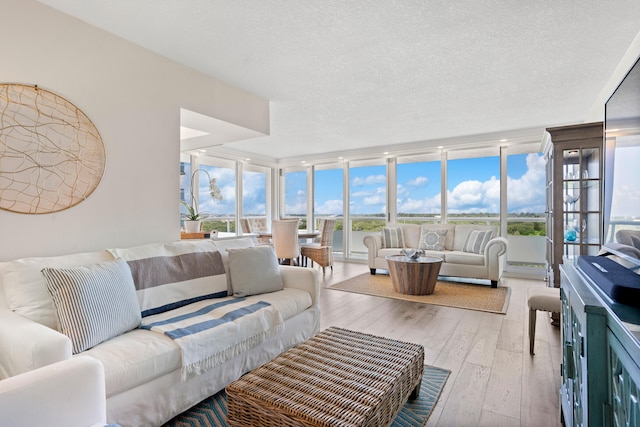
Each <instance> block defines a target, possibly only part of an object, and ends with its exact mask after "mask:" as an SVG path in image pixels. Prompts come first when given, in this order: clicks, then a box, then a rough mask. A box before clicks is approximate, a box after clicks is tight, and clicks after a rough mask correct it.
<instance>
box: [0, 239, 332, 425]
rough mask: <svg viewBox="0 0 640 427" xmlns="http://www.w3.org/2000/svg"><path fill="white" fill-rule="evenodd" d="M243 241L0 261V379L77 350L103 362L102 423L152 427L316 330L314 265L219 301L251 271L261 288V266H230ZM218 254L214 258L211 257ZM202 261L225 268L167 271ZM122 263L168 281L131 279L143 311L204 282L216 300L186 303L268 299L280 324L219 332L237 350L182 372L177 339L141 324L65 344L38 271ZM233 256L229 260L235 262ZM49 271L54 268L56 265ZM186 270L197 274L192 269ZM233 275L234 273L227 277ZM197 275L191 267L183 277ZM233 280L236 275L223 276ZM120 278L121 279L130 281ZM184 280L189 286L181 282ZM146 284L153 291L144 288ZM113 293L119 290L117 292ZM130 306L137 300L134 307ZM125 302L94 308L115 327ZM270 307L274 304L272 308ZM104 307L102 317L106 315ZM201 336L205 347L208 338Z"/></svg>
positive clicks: (284, 272) (137, 272)
mask: <svg viewBox="0 0 640 427" xmlns="http://www.w3.org/2000/svg"><path fill="white" fill-rule="evenodd" d="M246 246H253V243H252V241H251V240H250V239H238V240H224V241H212V240H202V241H182V242H174V243H166V244H162V243H158V244H151V245H145V246H140V247H136V248H124V249H110V250H104V251H100V252H92V253H82V254H73V255H66V256H58V257H42V258H30V259H22V260H16V261H12V262H3V263H0V379H2V378H7V377H13V376H16V375H19V374H22V373H25V372H29V371H33V370H35V369H38V368H40V367H43V366H46V365H50V364H52V363H55V362H59V361H62V360H67V359H70V358H74V357H77V356H79V355H83V356H84V355H86V356H91V357H93V358H95V359H97V360H99V361H100V362H101V363H102V365H103V366H104V375H105V384H106V414H107V421H108V422H109V423H117V424H120V425H122V426H123V427H128V426H134V427H143V426H159V425H161V424H163V423H165V422H166V421H168V420H170V419H171V418H172V417H174V416H175V415H177V414H179V413H181V412H183V411H185V410H186V409H188V408H190V407H191V406H193V405H195V404H197V403H198V402H200V401H201V400H203V399H205V398H207V397H208V396H211V395H213V394H215V393H216V392H217V391H219V390H222V389H223V388H224V387H225V386H226V385H227V384H229V383H230V382H232V381H234V380H235V379H237V378H239V377H240V376H241V375H242V374H244V373H246V372H248V371H250V370H252V369H254V368H256V367H257V366H259V365H261V364H263V363H265V362H267V361H269V360H271V359H272V358H274V357H275V356H277V355H278V354H280V353H281V352H283V351H285V350H287V349H289V348H290V347H293V346H294V345H296V344H298V343H300V342H303V341H304V340H306V339H308V338H310V337H311V336H313V335H315V334H316V333H317V332H318V330H319V327H320V321H319V318H320V315H319V307H318V295H319V282H318V276H317V271H316V270H314V269H311V268H301V267H288V266H282V267H279V270H278V267H276V270H277V271H278V277H279V278H281V282H282V285H283V286H282V289H281V290H276V291H272V292H266V293H261V294H258V295H253V296H247V297H246V298H235V297H233V296H227V297H222V295H223V294H224V293H226V292H228V293H230V294H233V292H236V293H238V292H239V291H242V292H244V293H251V292H247V288H246V285H243V286H244V287H243V289H241V290H239V289H235V288H234V283H239V282H240V279H246V278H247V275H248V276H249V277H251V276H253V277H255V276H256V273H257V274H258V275H259V277H260V280H254V283H253V284H251V286H249V290H250V291H251V290H253V291H254V292H257V291H256V289H258V290H259V289H260V286H262V284H263V280H262V279H263V278H264V277H265V273H264V268H263V267H262V266H257V267H256V266H255V265H250V264H251V262H250V261H249V262H248V263H247V265H246V269H237V262H238V258H237V257H236V260H235V261H234V260H233V259H232V258H231V253H230V252H227V250H226V249H229V248H243V247H246ZM260 248H261V250H272V249H271V248H269V247H267V246H257V247H255V248H252V249H260ZM236 252H238V251H236ZM218 256H219V257H220V258H217V257H218ZM116 257H117V258H118V259H116ZM194 257H195V258H194ZM198 257H200V258H198ZM202 257H209V258H211V257H214V258H215V259H216V260H218V259H221V260H222V261H223V265H224V268H223V269H222V270H221V271H217V273H216V274H215V275H212V276H207V275H206V274H204V275H202V274H201V275H200V276H201V277H196V278H195V279H194V278H193V277H187V278H186V279H185V281H181V280H182V279H181V278H179V279H171V280H168V279H167V277H173V276H180V275H181V274H182V273H183V272H184V270H187V267H188V266H189V259H204V258H202ZM207 259H208V258H207ZM240 259H241V258H240ZM274 259H275V255H274ZM122 260H125V261H127V264H128V266H129V268H130V271H131V276H132V277H133V278H134V280H133V281H134V282H135V280H136V279H135V278H136V277H140V276H136V275H140V274H141V271H142V273H144V274H148V275H149V277H150V279H149V283H151V282H153V281H154V280H155V281H156V282H158V281H162V280H164V281H165V282H166V281H168V282H172V281H173V282H175V283H168V284H165V283H155V284H151V285H149V283H146V284H143V285H141V286H142V288H144V289H142V290H141V289H138V287H139V286H138V285H139V284H138V283H135V287H136V289H135V290H134V295H135V296H134V299H135V298H136V297H137V300H138V301H137V302H136V306H135V309H136V310H138V313H139V311H142V312H145V309H146V308H148V307H149V306H153V305H157V304H158V303H161V304H165V303H168V304H171V303H173V302H174V300H175V301H178V300H181V299H182V298H184V295H181V292H183V290H184V289H199V288H202V289H205V291H206V292H209V293H211V292H212V291H210V290H209V289H208V288H209V287H211V288H212V289H213V293H216V292H218V291H220V290H224V291H226V292H222V293H221V294H220V295H217V294H216V296H218V297H220V298H215V299H206V300H203V301H199V302H195V303H193V304H208V303H209V302H212V304H214V303H215V304H220V305H229V306H231V303H234V304H238V303H240V301H241V302H242V303H243V304H244V303H246V304H254V305H259V304H262V305H268V306H269V307H267V309H268V310H270V311H269V313H270V318H269V319H268V320H270V321H272V322H277V321H278V320H279V322H280V323H279V324H277V325H275V324H274V325H269V324H268V322H267V321H266V320H265V319H267V316H266V315H264V316H263V317H260V318H259V320H258V321H256V322H254V323H255V324H253V325H251V328H258V326H261V324H262V323H265V324H266V326H265V327H264V329H265V330H267V329H268V333H265V334H264V335H263V336H259V337H257V338H256V337H252V336H249V337H246V336H241V335H243V333H244V331H246V330H247V329H249V328H240V327H238V328H237V329H236V330H233V329H232V330H231V332H229V331H228V330H225V331H224V336H222V333H221V334H220V340H218V339H213V340H206V342H207V343H211V344H212V345H218V344H216V343H217V342H223V341H224V339H223V338H226V340H231V341H233V340H237V341H238V342H237V343H234V342H232V344H234V345H235V347H233V348H231V347H230V349H231V350H229V351H227V350H225V351H222V352H220V353H217V354H216V357H215V358H212V359H207V360H208V361H207V362H206V363H203V364H202V365H199V364H197V365H195V366H196V368H192V370H185V366H184V365H185V364H184V361H183V359H184V355H185V354H187V353H184V352H185V349H184V348H182V347H180V346H179V345H177V344H176V343H177V340H174V339H171V338H169V337H167V336H165V335H163V333H158V332H153V331H150V330H145V329H142V328H139V327H134V328H132V329H130V330H127V331H126V332H124V333H115V336H112V337H110V338H108V339H106V340H105V341H103V342H101V343H99V344H97V345H95V346H92V347H90V348H88V349H84V350H83V351H80V352H74V351H73V349H74V348H75V347H76V346H77V345H79V344H78V340H77V339H73V340H72V339H70V338H69V336H68V335H65V334H63V333H62V332H61V328H62V326H61V325H62V320H61V319H63V318H62V317H60V315H59V312H58V311H59V307H58V305H57V304H59V303H60V302H59V300H57V299H56V300H55V301H56V302H54V301H53V298H52V294H51V293H50V292H49V291H48V289H50V286H51V283H50V282H48V281H49V280H51V279H49V278H47V279H45V278H44V274H43V273H41V271H43V269H45V270H44V271H46V272H48V273H47V274H48V275H49V276H50V275H51V274H52V273H51V271H53V272H57V271H62V270H60V269H61V268H65V267H69V268H71V271H74V272H75V271H76V270H78V271H80V270H81V269H82V268H84V267H78V266H95V265H98V266H105V265H106V266H109V268H111V266H112V265H116V266H121V264H122V263H123V261H122ZM233 262H235V263H236V264H235V265H236V267H234V264H233ZM136 263H138V264H139V265H138V264H136ZM208 264H209V263H204V262H203V263H200V267H201V266H202V265H205V267H206V268H208ZM136 265H137V267H136ZM276 265H277V264H276ZM145 266H147V267H149V266H150V268H146V267H145ZM176 266H178V267H177V268H176ZM46 268H53V270H47V269H46ZM91 268H93V267H91ZM145 268H146V269H145ZM189 268H193V269H194V270H197V268H196V267H194V266H193V265H191V267H189ZM206 268H205V269H206ZM216 268H217V267H216ZM172 269H173V270H172ZM82 271H83V270H82ZM127 271H129V270H127ZM230 271H231V274H229V273H230ZM145 272H146V273H145ZM159 272H160V273H159ZM194 274H195V273H192V272H191V270H189V275H191V276H193V275H194ZM238 274H239V276H238ZM195 275H196V276H197V274H195ZM122 276H126V274H124V275H122ZM155 276H158V277H155ZM90 277H91V276H90ZM231 278H233V280H229V279H231ZM236 279H238V280H237V281H236ZM123 280H125V281H126V280H128V277H125V279H123ZM140 281H141V282H142V280H140ZM185 283H186V284H187V285H189V286H191V285H193V286H191V287H189V286H182V285H183V284H185ZM48 286H49V288H48ZM149 286H151V288H149ZM223 288H224V289H223ZM252 288H253V289H252ZM149 289H151V290H152V293H150V294H149V293H147V292H146V291H147V290H149ZM242 292H240V293H242ZM120 293H121V292H120V291H118V295H119V294H120ZM115 294H116V292H115V291H114V292H111V293H108V294H106V295H107V297H106V298H105V299H109V300H112V299H116V298H119V297H117V296H116V295H115ZM197 299H198V298H195V300H197ZM267 303H268V304H267ZM137 304H140V307H138V305H137ZM127 305H128V302H127V303H122V302H118V303H113V302H109V303H101V302H100V301H96V305H95V310H94V311H96V312H99V313H101V314H100V315H101V316H105V317H104V318H105V319H106V318H108V317H106V316H107V315H109V310H110V309H114V310H115V311H116V314H117V317H115V319H117V320H116V321H114V322H112V323H121V320H120V319H122V318H126V317H127V316H129V314H126V315H122V313H125V312H126V310H125V308H124V307H126V306H127ZM188 307H190V305H189V304H187V305H185V307H182V308H180V309H179V310H185V309H187V308H188ZM274 307H275V308H276V310H273V308H274ZM105 310H106V313H107V314H106V315H103V314H102V313H103V312H105ZM130 311H131V310H130ZM167 313H171V311H167V312H164V313H160V314H158V315H155V314H153V315H151V316H150V317H142V318H141V321H142V323H143V324H144V323H145V319H153V318H154V316H160V315H166V314H167ZM90 314H91V313H90ZM88 317H90V316H88ZM234 321H235V320H234ZM102 323H103V324H108V323H109V322H107V321H105V322H102ZM65 324H66V323H65ZM269 328H270V329H269ZM216 338H217V336H216ZM202 341H203V342H202V343H204V341H205V340H202ZM198 346H199V344H198ZM29 409H31V408H25V410H29Z"/></svg>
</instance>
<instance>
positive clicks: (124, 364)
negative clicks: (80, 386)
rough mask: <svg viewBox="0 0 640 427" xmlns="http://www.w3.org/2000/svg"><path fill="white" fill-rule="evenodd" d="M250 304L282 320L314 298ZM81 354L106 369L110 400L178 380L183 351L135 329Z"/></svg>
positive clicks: (279, 295)
mask: <svg viewBox="0 0 640 427" xmlns="http://www.w3.org/2000/svg"><path fill="white" fill-rule="evenodd" d="M231 298H232V297H227V299H231ZM247 300H251V301H266V302H268V303H270V304H271V305H273V306H274V307H276V308H277V309H278V311H279V312H280V314H281V315H282V319H283V320H287V319H290V318H292V317H294V316H295V315H296V314H298V313H301V312H303V311H304V310H306V309H307V308H309V307H311V295H310V294H309V293H308V292H306V291H303V290H300V289H294V288H285V289H283V290H282V291H278V292H272V293H269V294H263V295H255V296H252V297H248V298H247ZM249 351H251V350H249ZM254 351H255V350H254ZM82 354H83V355H89V356H92V357H95V358H96V359H98V360H100V361H101V362H102V364H103V365H104V371H105V383H106V391H107V397H111V396H113V395H116V394H119V393H122V392H124V391H126V390H129V389H131V388H133V387H136V386H138V385H141V384H145V383H148V382H149V381H151V380H153V379H155V378H159V377H161V376H163V375H166V374H168V373H170V372H173V371H176V370H177V371H178V374H177V376H178V378H179V377H180V373H179V372H180V370H181V368H182V356H181V352H180V347H178V345H177V344H176V343H175V342H174V341H173V340H172V339H171V338H169V337H166V336H164V335H163V334H159V333H156V332H151V331H147V330H143V329H134V330H132V331H129V332H127V333H125V334H123V335H119V336H117V337H114V338H112V339H110V340H108V341H105V342H103V343H101V344H98V345H97V346H95V347H93V348H91V349H89V350H87V351H85V352H83V353H82Z"/></svg>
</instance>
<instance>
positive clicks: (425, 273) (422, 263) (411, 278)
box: [386, 255, 442, 295]
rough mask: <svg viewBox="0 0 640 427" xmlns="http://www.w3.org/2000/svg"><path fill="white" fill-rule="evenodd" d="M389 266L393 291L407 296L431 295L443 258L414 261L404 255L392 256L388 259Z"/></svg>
mask: <svg viewBox="0 0 640 427" xmlns="http://www.w3.org/2000/svg"><path fill="white" fill-rule="evenodd" d="M386 260H387V263H388V264H389V274H390V275H391V283H392V284H393V290H394V291H396V292H398V293H401V294H407V295H429V294H432V293H433V291H434V289H435V287H436V282H437V281H438V274H439V273H440V266H441V265H442V258H438V257H432V256H421V257H419V258H416V259H413V258H409V257H406V256H404V255H390V256H388V257H386Z"/></svg>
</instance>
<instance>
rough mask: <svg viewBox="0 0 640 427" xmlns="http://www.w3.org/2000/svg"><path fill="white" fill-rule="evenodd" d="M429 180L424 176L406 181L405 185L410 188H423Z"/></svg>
mask: <svg viewBox="0 0 640 427" xmlns="http://www.w3.org/2000/svg"><path fill="white" fill-rule="evenodd" d="M428 182H429V179H428V178H427V177H426V176H417V177H415V178H414V179H410V180H409V181H407V185H409V186H412V187H423V186H425V185H427V183H428Z"/></svg>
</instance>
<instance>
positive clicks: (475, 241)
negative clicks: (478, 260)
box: [462, 230, 493, 255]
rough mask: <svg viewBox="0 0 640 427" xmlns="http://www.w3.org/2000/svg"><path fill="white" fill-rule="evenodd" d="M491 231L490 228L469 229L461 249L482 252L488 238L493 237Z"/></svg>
mask: <svg viewBox="0 0 640 427" xmlns="http://www.w3.org/2000/svg"><path fill="white" fill-rule="evenodd" d="M492 235H493V232H492V231H490V230H486V231H480V230H471V232H469V235H468V236H467V241H466V242H465V243H464V246H463V247H462V250H463V251H464V252H470V253H474V254H481V255H482V254H484V248H485V247H486V246H487V243H489V240H491V238H492V237H493V236H492Z"/></svg>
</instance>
